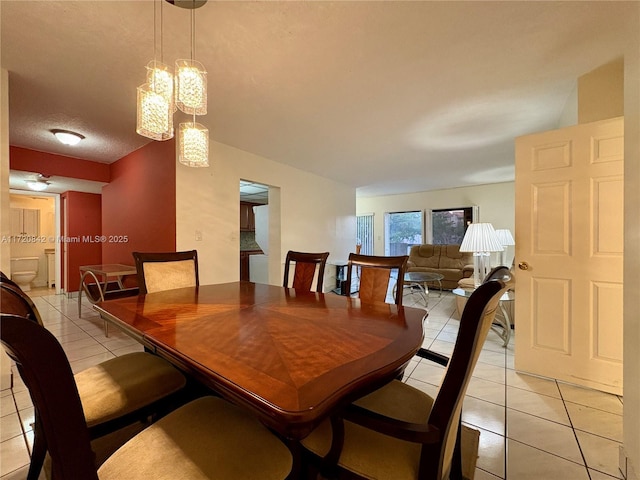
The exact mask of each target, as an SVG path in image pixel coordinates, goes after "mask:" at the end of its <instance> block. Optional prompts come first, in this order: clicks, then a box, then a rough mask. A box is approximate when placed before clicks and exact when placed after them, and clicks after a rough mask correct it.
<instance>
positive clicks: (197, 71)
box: [175, 60, 207, 115]
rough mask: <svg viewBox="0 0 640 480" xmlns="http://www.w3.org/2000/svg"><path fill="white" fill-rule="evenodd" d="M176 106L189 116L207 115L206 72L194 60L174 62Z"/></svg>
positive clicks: (202, 66)
mask: <svg viewBox="0 0 640 480" xmlns="http://www.w3.org/2000/svg"><path fill="white" fill-rule="evenodd" d="M175 79H176V86H175V88H176V89H175V92H176V94H175V102H176V106H177V107H178V108H179V109H180V110H181V111H183V112H184V113H187V114H189V115H206V113H207V71H206V69H205V68H204V65H202V64H201V63H200V62H197V61H195V60H176V77H175Z"/></svg>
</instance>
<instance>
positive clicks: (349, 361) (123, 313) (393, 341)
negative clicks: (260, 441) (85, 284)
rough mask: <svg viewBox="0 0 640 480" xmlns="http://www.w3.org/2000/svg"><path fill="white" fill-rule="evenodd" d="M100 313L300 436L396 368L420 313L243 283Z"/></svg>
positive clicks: (140, 299)
mask: <svg viewBox="0 0 640 480" xmlns="http://www.w3.org/2000/svg"><path fill="white" fill-rule="evenodd" d="M94 308H95V309H96V310H97V311H98V312H99V313H100V316H101V317H102V318H103V319H104V320H105V321H107V322H110V323H111V324H112V325H115V326H117V327H119V328H121V329H122V330H123V331H124V332H126V333H127V334H128V335H130V336H132V337H133V338H135V339H137V340H138V341H139V342H140V343H141V344H142V345H144V346H145V348H146V349H147V350H149V351H151V352H154V353H155V354H157V355H159V356H161V357H163V358H165V359H167V360H168V361H169V362H171V363H172V364H173V365H175V366H177V367H178V368H180V369H182V370H183V371H184V372H186V373H187V374H189V375H191V376H192V377H193V378H195V379H196V380H197V381H199V382H200V383H202V384H204V385H205V386H207V387H208V388H210V389H212V390H213V391H214V392H216V393H217V394H219V395H220V396H222V397H223V398H225V399H227V400H229V401H231V402H232V403H235V404H237V405H240V406H241V407H244V408H246V409H248V410H249V411H251V412H253V413H254V414H255V415H257V416H258V418H259V419H260V420H261V421H262V422H263V423H264V424H265V425H266V426H268V427H269V428H271V429H273V430H274V431H276V432H277V433H279V434H280V435H282V436H283V437H285V438H287V439H291V440H294V441H295V440H299V439H301V438H304V437H305V436H306V435H308V434H309V433H310V432H311V430H312V429H313V428H314V427H315V426H316V425H318V424H319V423H320V422H321V421H322V420H323V419H324V418H326V417H327V416H330V415H331V414H332V413H335V412H337V411H339V410H340V409H341V408H342V407H344V406H345V405H347V404H348V403H350V402H352V401H354V400H355V399H357V398H359V397H361V396H363V395H366V394H368V393H370V392H372V391H373V390H375V389H376V388H379V387H381V386H382V385H384V384H385V383H387V382H389V381H391V380H393V379H394V378H397V377H398V376H399V375H401V374H402V372H403V371H404V369H405V368H406V366H407V365H408V363H409V362H410V360H411V359H412V358H413V356H414V354H415V353H416V352H417V351H418V349H419V348H420V347H421V346H422V342H423V337H424V334H423V328H422V319H423V317H424V310H422V309H414V308H408V307H402V306H397V305H394V304H386V303H363V302H361V301H360V300H359V299H357V298H351V297H346V296H341V295H335V294H333V293H326V294H325V293H316V292H299V291H297V290H295V289H293V288H283V287H280V286H274V285H266V284H259V283H252V282H247V281H239V282H231V283H222V284H216V285H200V286H197V287H187V288H179V289H175V290H166V291H161V292H155V293H150V294H146V295H138V296H135V297H128V298H121V299H115V300H107V301H104V302H99V303H97V304H96V305H94Z"/></svg>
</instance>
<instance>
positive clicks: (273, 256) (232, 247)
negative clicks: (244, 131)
mask: <svg viewBox="0 0 640 480" xmlns="http://www.w3.org/2000/svg"><path fill="white" fill-rule="evenodd" d="M209 149H210V151H209V163H210V167H209V168H204V169H199V168H188V167H185V166H183V165H178V166H177V171H176V217H177V219H176V236H177V238H176V246H177V249H178V250H188V249H194V248H195V249H197V250H198V264H199V270H200V282H201V283H202V284H207V283H222V282H231V281H237V280H239V278H240V271H239V258H240V238H239V237H240V227H239V218H240V203H239V202H240V198H239V197H240V193H239V185H240V179H244V180H253V181H256V182H258V183H261V184H264V185H268V186H270V187H277V188H271V189H270V193H269V216H270V218H271V222H272V223H271V227H272V228H273V231H271V232H270V236H269V283H271V284H274V285H280V284H282V275H283V264H284V259H285V256H286V253H287V251H288V250H301V251H307V252H323V251H328V252H330V256H329V261H331V260H332V259H339V258H340V259H342V258H346V257H347V256H348V254H349V252H351V251H353V249H354V246H355V237H356V232H355V189H354V188H352V187H349V186H346V185H344V184H341V183H337V182H334V181H331V180H328V179H326V178H322V177H319V176H317V175H313V174H310V173H306V172H303V171H301V170H298V169H295V168H292V167H289V166H287V165H284V164H281V163H277V162H275V161H272V160H269V159H266V158H263V157H260V156H258V155H254V154H251V153H248V152H245V151H242V150H238V149H236V148H233V147H230V146H228V145H224V144H221V143H217V142H213V141H212V142H211V144H210V146H209ZM278 226H279V228H278ZM196 230H198V231H200V232H202V241H196V240H195V232H196ZM278 237H279V238H278ZM278 244H280V245H279V246H278ZM329 270H331V269H329ZM327 275H328V276H329V275H330V272H328V273H327ZM331 285H332V284H331V280H329V279H327V278H326V277H325V286H327V287H330V286H331Z"/></svg>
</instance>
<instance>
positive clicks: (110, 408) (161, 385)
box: [74, 352, 186, 427]
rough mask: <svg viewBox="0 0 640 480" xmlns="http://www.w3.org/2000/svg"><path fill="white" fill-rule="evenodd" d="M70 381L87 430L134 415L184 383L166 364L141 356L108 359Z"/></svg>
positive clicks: (156, 358) (182, 377) (142, 353)
mask: <svg viewBox="0 0 640 480" xmlns="http://www.w3.org/2000/svg"><path fill="white" fill-rule="evenodd" d="M74 378H75V380H76V385H77V386H78V393H79V394H80V399H81V400H82V409H83V410H84V415H85V419H86V421H87V426H88V427H93V426H95V425H98V424H101V423H104V422H107V421H110V420H113V419H115V418H119V417H122V416H124V415H127V414H129V413H131V412H135V411H136V410H139V409H141V408H143V407H145V406H147V405H149V404H152V403H155V402H156V401H158V400H160V399H162V398H165V397H167V396H169V395H171V394H172V393H174V392H177V391H178V390H180V389H181V388H183V387H184V386H185V383H186V381H185V378H184V376H183V375H182V374H181V373H180V372H179V371H178V370H176V369H175V368H174V367H173V366H172V365H171V364H169V362H167V361H165V360H163V359H161V358H160V357H156V356H155V355H151V354H149V353H144V352H135V353H129V354H127V355H123V356H120V357H115V358H112V359H111V360H107V361H105V362H102V363H100V364H98V365H96V366H93V367H89V368H87V369H86V370H83V371H81V372H79V373H77V374H75V376H74Z"/></svg>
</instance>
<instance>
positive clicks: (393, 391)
mask: <svg viewBox="0 0 640 480" xmlns="http://www.w3.org/2000/svg"><path fill="white" fill-rule="evenodd" d="M354 403H355V404H357V405H359V406H361V407H363V408H366V409H368V410H371V411H374V412H377V413H380V414H382V415H385V416H387V417H391V418H395V419H397V420H402V421H405V422H411V423H424V424H426V423H427V420H428V418H429V413H430V412H431V407H432V406H433V399H432V398H431V397H430V396H429V395H427V394H426V393H424V392H422V391H420V390H418V389H417V388H414V387H411V386H409V385H406V384H405V383H402V382H400V381H398V380H394V381H392V382H391V383H389V384H387V385H385V386H384V387H382V388H380V389H378V390H376V391H375V392H373V393H371V394H369V395H367V396H365V397H363V398H361V399H359V400H358V401H357V402H354ZM344 429H345V435H344V447H343V450H342V455H341V456H340V460H339V462H338V463H339V464H340V465H341V466H342V467H344V468H346V469H347V470H350V471H352V472H355V473H357V474H359V475H361V476H363V477H365V478H378V479H380V478H393V479H394V480H404V479H407V480H409V479H411V480H414V479H416V478H417V476H418V463H419V460H420V444H417V443H411V442H407V441H404V440H398V439H396V438H393V437H389V436H387V435H382V434H380V433H377V432H374V431H373V430H370V429H368V428H364V427H361V426H359V425H355V424H353V423H351V422H345V425H344ZM331 433H332V432H331V423H330V422H329V421H328V420H325V421H324V422H323V423H321V424H320V425H319V426H318V428H316V429H315V430H314V431H313V432H311V434H310V435H309V436H308V437H306V438H305V439H303V440H302V444H303V446H304V447H305V448H307V449H308V450H310V451H311V452H313V453H315V454H316V455H318V456H320V457H324V456H325V455H326V454H327V453H328V452H329V448H330V446H331Z"/></svg>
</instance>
